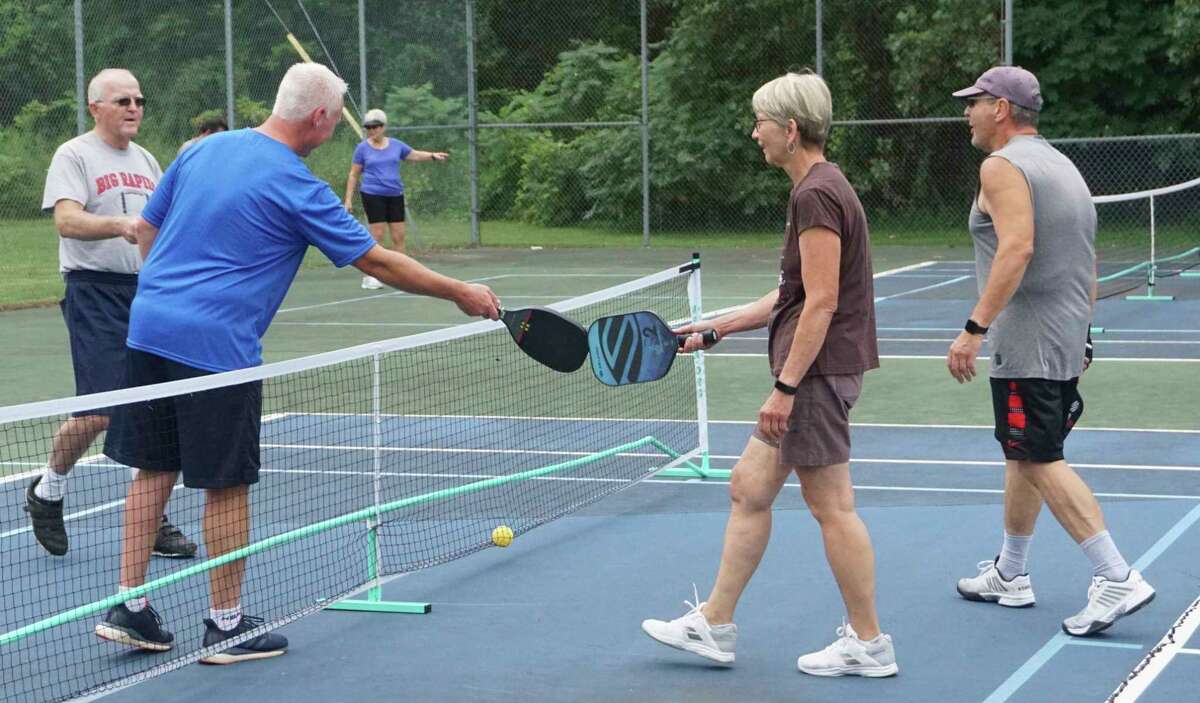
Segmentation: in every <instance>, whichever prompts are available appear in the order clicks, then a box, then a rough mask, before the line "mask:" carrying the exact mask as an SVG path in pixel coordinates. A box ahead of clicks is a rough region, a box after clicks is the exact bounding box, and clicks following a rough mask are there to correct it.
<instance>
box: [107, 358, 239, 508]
mask: <svg viewBox="0 0 1200 703" xmlns="http://www.w3.org/2000/svg"><path fill="white" fill-rule="evenodd" d="M126 356H127V359H128V368H129V375H128V377H129V385H130V386H145V385H149V384H152V383H165V382H167V381H180V380H183V379H188V378H195V377H197V376H209V375H211V374H212V372H211V371H204V370H202V369H197V368H192V367H191V366H188V365H186V364H180V363H178V362H175V361H171V360H170V359H164V358H163V357H161V356H157V355H155V354H147V353H146V352H143V351H139V350H137V349H129V350H128V354H127V355H126ZM261 418H262V382H261V381H252V382H250V383H242V384H239V385H236V386H227V387H225V388H216V389H213V390H210V391H202V392H199V393H185V394H183V395H177V396H173V397H169V398H162V399H156V400H148V401H142V402H137V403H130V404H128V405H121V406H118V407H117V408H115V409H114V412H113V415H112V421H111V423H110V425H109V428H108V436H107V437H106V438H105V440H104V453H105V454H106V455H108V457H109V458H110V459H112V460H113V461H116V462H119V463H121V464H124V465H126V466H132V467H135V468H138V469H144V470H146V471H182V472H183V485H185V486H187V487H188V488H229V487H232V486H243V485H250V484H252V483H257V482H258V469H259V467H260V465H261V462H260V458H259V444H258V436H259V430H260V426H261V422H262V420H261Z"/></svg>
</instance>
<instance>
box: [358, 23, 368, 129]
mask: <svg viewBox="0 0 1200 703" xmlns="http://www.w3.org/2000/svg"><path fill="white" fill-rule="evenodd" d="M358 97H359V100H360V101H361V102H360V103H359V104H360V105H362V109H363V110H369V109H371V103H370V101H369V100H367V4H366V0H358Z"/></svg>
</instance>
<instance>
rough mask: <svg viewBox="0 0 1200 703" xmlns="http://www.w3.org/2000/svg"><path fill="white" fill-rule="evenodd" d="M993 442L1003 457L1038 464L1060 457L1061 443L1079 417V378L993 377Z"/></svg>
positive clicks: (1080, 408) (1081, 410)
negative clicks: (994, 439)
mask: <svg viewBox="0 0 1200 703" xmlns="http://www.w3.org/2000/svg"><path fill="white" fill-rule="evenodd" d="M991 382H992V409H993V411H994V412H995V414H996V440H997V441H999V442H1000V446H1001V447H1003V448H1004V458H1006V459H1010V460H1013V461H1032V462H1036V463H1039V464H1043V463H1049V462H1052V461H1059V460H1061V459H1062V458H1063V441H1064V440H1066V438H1067V435H1068V434H1070V432H1071V428H1072V427H1074V426H1075V422H1076V421H1078V420H1079V416H1080V415H1082V414H1083V398H1082V397H1080V395H1079V388H1078V386H1079V379H1078V378H1072V379H1071V380H1069V381H1049V380H1047V379H1044V378H993V379H991Z"/></svg>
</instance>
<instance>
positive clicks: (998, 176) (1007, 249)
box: [946, 66, 1154, 636]
mask: <svg viewBox="0 0 1200 703" xmlns="http://www.w3.org/2000/svg"><path fill="white" fill-rule="evenodd" d="M954 96H955V97H958V98H963V99H965V100H966V103H967V104H966V108H965V110H964V113H965V115H966V117H967V121H968V123H969V125H970V127H971V143H972V144H973V145H974V146H975V147H976V148H978V149H980V150H982V151H984V152H986V153H988V154H989V157H988V158H986V159H984V161H983V164H982V165H981V166H980V169H979V181H980V188H979V195H978V197H977V198H976V200H975V202H974V204H973V205H972V207H971V217H970V229H971V237H972V239H973V240H974V242H975V266H976V270H977V275H978V279H979V302H978V303H976V305H975V308H974V310H972V312H971V316H970V317H969V318H968V319H967V322H966V325H965V327H964V331H963V332H962V333H960V334H959V335H958V338H957V339H955V340H954V343H953V344H951V345H950V351H949V353H948V354H947V357H946V363H947V366H948V367H949V369H950V375H951V376H953V377H954V378H955V379H956V380H958V382H959V383H965V382H967V381H970V380H971V379H972V378H974V377H975V357H976V356H977V355H978V353H979V348H980V346H981V345H982V344H983V341H984V338H985V336H986V338H987V341H988V344H989V346H990V349H991V370H990V376H991V379H990V380H991V389H992V405H993V410H994V413H995V418H996V439H997V440H998V441H999V442H1000V446H1001V447H1002V448H1003V450H1004V458H1005V478H1004V543H1003V545H1002V547H1001V550H1000V555H999V556H998V557H996V558H995V559H994V560H987V561H982V562H980V563H979V574H978V575H977V576H974V577H970V578H964V579H960V580H959V582H958V592H959V594H961V595H962V597H963V598H966V599H968V600H973V601H985V602H992V603H998V604H999V605H1003V606H1007V607H1025V606H1030V605H1033V604H1034V595H1033V587H1032V585H1031V583H1030V579H1029V574H1028V573H1027V571H1026V568H1025V564H1026V556H1027V554H1028V550H1029V544H1030V541H1031V540H1032V539H1033V528H1034V524H1035V523H1036V521H1037V516H1038V513H1039V512H1040V511H1041V508H1042V502H1043V501H1045V502H1046V503H1047V504H1049V506H1050V510H1051V512H1053V513H1054V516H1055V518H1056V519H1057V520H1058V521H1059V524H1061V525H1062V526H1063V528H1064V529H1066V530H1067V532H1068V533H1070V535H1071V537H1073V538H1074V539H1075V541H1076V542H1077V543H1078V544H1079V545H1080V547H1082V549H1083V551H1084V553H1085V554H1086V555H1087V557H1088V559H1089V560H1090V561H1091V563H1092V571H1093V577H1092V584H1091V587H1090V588H1088V603H1087V605H1086V606H1085V607H1084V608H1083V610H1081V611H1080V612H1079V613H1077V614H1076V615H1073V616H1071V617H1069V618H1067V619H1066V620H1064V621H1063V624H1062V628H1063V631H1064V632H1066V633H1067V634H1070V635H1077V636H1085V635H1091V634H1094V633H1097V632H1100V631H1101V630H1104V629H1106V628H1107V627H1109V626H1110V625H1112V624H1113V623H1114V622H1115V621H1116V620H1118V619H1120V618H1121V617H1124V616H1125V615H1128V614H1130V613H1132V612H1134V611H1136V610H1138V609H1139V608H1141V607H1142V606H1144V605H1146V604H1147V603H1149V602H1150V601H1151V600H1153V599H1154V589H1153V588H1151V587H1150V584H1148V583H1146V581H1145V579H1143V578H1142V575H1141V574H1140V573H1138V572H1137V571H1135V570H1133V569H1130V568H1129V565H1128V564H1127V563H1126V562H1125V559H1124V558H1123V557H1122V556H1121V553H1120V551H1118V549H1117V546H1116V544H1115V543H1114V542H1113V539H1112V537H1111V536H1110V535H1109V533H1108V530H1107V529H1105V525H1104V516H1103V513H1102V512H1101V510H1100V504H1099V503H1098V502H1097V501H1096V498H1095V496H1094V495H1093V494H1092V492H1091V490H1090V489H1089V488H1088V487H1087V485H1086V484H1085V483H1084V482H1083V480H1082V479H1081V478H1080V477H1079V475H1078V474H1076V473H1075V471H1074V470H1072V469H1071V467H1070V465H1068V464H1067V462H1066V461H1065V460H1064V459H1063V441H1064V440H1065V439H1066V436H1067V434H1068V433H1069V432H1070V431H1071V428H1072V426H1074V424H1075V421H1076V420H1077V419H1078V418H1079V416H1080V415H1081V414H1082V412H1083V399H1082V398H1081V397H1080V396H1079V393H1078V390H1077V384H1078V381H1079V376H1080V375H1081V374H1082V373H1083V371H1084V369H1086V368H1087V364H1088V363H1089V362H1090V344H1089V340H1088V329H1089V325H1090V324H1091V314H1092V307H1093V305H1094V303H1095V295H1096V255H1095V248H1094V242H1095V234H1096V209H1095V206H1094V205H1093V204H1092V198H1091V192H1090V191H1089V190H1088V187H1087V184H1086V183H1085V182H1084V180H1083V177H1082V176H1081V175H1080V173H1079V171H1078V169H1076V168H1075V165H1074V164H1072V163H1071V161H1070V160H1069V159H1067V157H1066V156H1064V155H1063V154H1062V153H1060V152H1059V151H1058V150H1057V149H1055V148H1054V147H1052V146H1051V145H1050V144H1049V143H1048V142H1047V141H1046V140H1045V139H1043V138H1042V137H1041V136H1039V135H1038V133H1037V119H1038V114H1039V112H1040V111H1041V108H1042V97H1041V91H1040V88H1039V86H1038V81H1037V78H1035V77H1034V75H1033V74H1032V73H1030V72H1029V71H1026V70H1025V69H1022V68H1019V67H1015V66H1000V67H997V68H992V69H990V70H988V71H986V72H985V73H984V74H983V75H981V76H980V77H979V79H978V80H976V81H975V84H974V85H973V86H971V87H970V88H964V89H963V90H960V91H958V92H956V93H954Z"/></svg>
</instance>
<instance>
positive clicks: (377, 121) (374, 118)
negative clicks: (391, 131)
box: [363, 108, 387, 127]
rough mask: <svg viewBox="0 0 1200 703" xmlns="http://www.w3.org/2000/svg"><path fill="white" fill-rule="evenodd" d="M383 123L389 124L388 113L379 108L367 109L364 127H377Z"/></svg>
mask: <svg viewBox="0 0 1200 703" xmlns="http://www.w3.org/2000/svg"><path fill="white" fill-rule="evenodd" d="M381 124H387V113H386V112H384V111H383V110H380V109H379V108H375V109H373V110H367V114H365V115H363V127H376V126H378V125H381Z"/></svg>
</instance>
